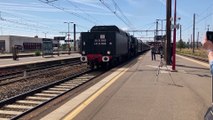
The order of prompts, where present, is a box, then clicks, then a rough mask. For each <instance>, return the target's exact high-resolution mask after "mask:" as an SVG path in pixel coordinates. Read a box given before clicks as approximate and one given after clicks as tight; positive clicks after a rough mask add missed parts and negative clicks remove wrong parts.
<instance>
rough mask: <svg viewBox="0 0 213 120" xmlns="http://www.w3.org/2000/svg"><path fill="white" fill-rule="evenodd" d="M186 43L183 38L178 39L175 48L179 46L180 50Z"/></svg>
mask: <svg viewBox="0 0 213 120" xmlns="http://www.w3.org/2000/svg"><path fill="white" fill-rule="evenodd" d="M186 46H187V45H186V43H185V42H183V40H182V39H180V40H179V41H178V43H177V48H179V49H180V50H181V49H182V48H186Z"/></svg>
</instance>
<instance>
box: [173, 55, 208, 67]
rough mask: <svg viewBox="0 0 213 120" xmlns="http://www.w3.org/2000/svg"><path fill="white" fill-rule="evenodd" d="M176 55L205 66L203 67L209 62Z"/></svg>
mask: <svg viewBox="0 0 213 120" xmlns="http://www.w3.org/2000/svg"><path fill="white" fill-rule="evenodd" d="M176 56H178V57H181V58H183V59H186V60H189V61H192V62H194V63H197V64H200V65H203V66H205V67H208V68H209V64H207V63H204V62H200V61H197V60H193V59H191V58H188V57H184V56H181V55H176Z"/></svg>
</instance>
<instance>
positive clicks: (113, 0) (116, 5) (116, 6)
mask: <svg viewBox="0 0 213 120" xmlns="http://www.w3.org/2000/svg"><path fill="white" fill-rule="evenodd" d="M112 2H113V3H114V6H115V9H116V8H117V9H118V11H119V12H120V13H121V15H122V16H123V18H124V19H125V20H126V21H127V23H128V24H129V25H131V26H133V24H132V23H131V22H130V21H129V19H128V18H127V17H126V15H125V14H124V13H123V11H122V10H121V9H120V7H119V6H118V4H117V3H116V2H115V0H112Z"/></svg>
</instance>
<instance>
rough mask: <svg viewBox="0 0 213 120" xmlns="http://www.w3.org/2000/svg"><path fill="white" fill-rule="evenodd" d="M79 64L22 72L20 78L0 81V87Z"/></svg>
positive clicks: (77, 62)
mask: <svg viewBox="0 0 213 120" xmlns="http://www.w3.org/2000/svg"><path fill="white" fill-rule="evenodd" d="M79 64H81V62H80V61H79V60H78V61H73V62H70V63H68V64H61V65H53V66H49V67H47V68H43V67H42V68H37V69H36V70H35V69H34V70H31V71H28V72H26V73H24V72H23V73H22V74H26V75H21V76H18V75H15V76H16V77H14V76H12V77H10V79H9V78H7V79H6V78H3V79H0V86H3V85H7V84H12V83H15V82H19V81H23V80H26V79H29V78H32V77H36V76H39V75H42V74H44V73H47V72H49V71H56V70H58V69H61V68H63V67H68V66H74V65H79Z"/></svg>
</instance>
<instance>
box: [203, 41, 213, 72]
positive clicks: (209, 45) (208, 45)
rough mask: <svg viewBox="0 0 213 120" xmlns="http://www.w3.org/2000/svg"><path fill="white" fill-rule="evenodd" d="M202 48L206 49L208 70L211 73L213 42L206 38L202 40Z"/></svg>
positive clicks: (212, 69)
mask: <svg viewBox="0 0 213 120" xmlns="http://www.w3.org/2000/svg"><path fill="white" fill-rule="evenodd" d="M203 48H204V49H206V50H208V59H209V64H210V72H211V74H212V75H213V43H212V42H211V41H209V40H207V38H205V39H204V40H203Z"/></svg>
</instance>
